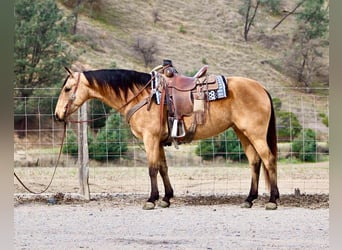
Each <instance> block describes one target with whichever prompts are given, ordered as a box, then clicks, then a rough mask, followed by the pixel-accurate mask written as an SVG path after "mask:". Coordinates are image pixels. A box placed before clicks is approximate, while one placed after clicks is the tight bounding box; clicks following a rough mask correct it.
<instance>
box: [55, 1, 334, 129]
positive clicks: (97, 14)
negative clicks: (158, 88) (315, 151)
mask: <svg viewBox="0 0 342 250" xmlns="http://www.w3.org/2000/svg"><path fill="white" fill-rule="evenodd" d="M60 2H63V1H60ZM97 2H98V3H97V4H96V5H93V8H92V9H90V8H85V9H83V10H82V12H81V14H80V15H79V22H78V26H77V28H78V31H77V34H78V39H76V40H74V41H73V42H72V43H71V46H72V47H73V49H74V50H75V51H77V52H78V53H80V56H79V58H78V62H76V63H75V64H76V65H78V67H81V68H84V69H99V68H110V67H112V66H113V65H116V67H117V68H127V69H135V70H139V71H145V72H148V71H150V70H151V69H152V68H153V67H154V66H156V65H159V64H161V62H162V60H163V59H165V58H168V59H172V60H173V63H174V65H175V66H176V68H177V69H178V71H180V72H182V73H186V72H193V71H195V70H196V69H199V68H200V67H201V66H202V65H203V64H208V65H209V73H213V74H224V75H226V76H229V75H231V76H232V75H234V76H246V77H250V78H253V79H256V80H258V81H260V82H261V83H262V84H264V85H265V86H266V87H267V88H268V89H269V90H270V92H271V94H272V96H273V97H279V98H281V100H282V101H283V108H285V109H286V108H288V107H287V105H289V104H288V103H293V102H296V101H297V99H298V100H302V101H303V100H304V101H305V102H307V103H311V102H312V95H307V94H305V93H303V92H298V90H294V89H293V88H291V89H290V88H286V87H293V86H295V85H294V83H293V81H292V80H291V79H290V78H288V77H287V76H285V75H283V74H282V73H281V72H278V71H277V70H275V69H274V68H273V67H272V66H271V65H270V64H269V63H265V61H266V62H272V61H277V60H279V59H280V58H281V57H283V55H284V52H285V51H286V50H287V49H288V48H289V46H290V42H291V39H292V34H293V31H294V30H295V20H294V17H290V18H288V19H287V20H286V21H285V22H284V23H283V24H282V25H280V26H279V27H278V28H277V29H276V30H274V31H272V27H273V26H274V25H275V24H276V23H277V22H278V21H279V20H280V18H281V16H272V15H270V14H269V13H266V12H263V11H260V12H258V16H257V20H256V23H255V26H254V27H252V29H251V31H250V34H249V38H250V39H249V41H248V42H245V41H244V38H243V25H244V17H243V16H241V15H240V14H239V8H240V4H241V1H240V0H232V1H227V0H215V1H208V0H187V1H181V0H174V1H171V2H164V1H160V0H148V1H142V0H137V1H129V0H120V1H119V0H101V1H97ZM283 2H285V4H283V6H282V9H283V10H291V9H292V8H293V6H294V5H295V2H294V1H283ZM60 6H61V8H63V10H64V11H65V13H66V15H70V14H71V9H70V8H68V7H67V5H62V4H60ZM155 17H157V18H158V20H157V21H156V22H154V20H155ZM137 39H140V40H141V41H144V42H147V43H155V47H156V48H157V50H158V51H157V53H156V54H155V59H156V60H155V62H154V63H153V64H151V65H149V66H148V67H145V66H144V61H143V59H142V57H141V56H140V55H138V54H137V52H136V51H135V50H134V49H133V47H134V44H135V43H136V41H137ZM324 60H325V61H326V63H328V49H327V50H326V53H325V56H324ZM284 87H285V88H284ZM289 96H291V98H292V99H291V100H290V101H288V100H287V99H286V98H288V97H289ZM296 96H298V98H294V97H296ZM320 101H321V99H320V98H318V99H317V98H316V99H315V100H314V102H315V103H316V104H317V102H318V105H316V106H315V109H316V108H317V107H318V109H321V110H319V111H318V112H325V113H326V112H327V110H328V109H327V103H326V99H324V101H323V102H322V105H320V104H319V102H320ZM298 105H302V104H298ZM289 109H292V108H289ZM319 127H320V128H322V129H325V128H324V125H322V126H321V125H319Z"/></svg>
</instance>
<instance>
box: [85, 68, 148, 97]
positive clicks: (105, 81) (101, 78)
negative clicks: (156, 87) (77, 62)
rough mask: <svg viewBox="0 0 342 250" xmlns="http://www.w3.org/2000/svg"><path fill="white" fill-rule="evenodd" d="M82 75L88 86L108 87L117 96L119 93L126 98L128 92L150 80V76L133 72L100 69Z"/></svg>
mask: <svg viewBox="0 0 342 250" xmlns="http://www.w3.org/2000/svg"><path fill="white" fill-rule="evenodd" d="M83 74H84V75H85V77H86V78H87V80H88V82H89V84H90V85H93V84H94V83H96V84H98V85H99V86H102V87H110V88H111V89H113V90H114V92H115V94H116V95H117V96H120V91H122V92H123V93H124V98H127V94H128V91H129V90H131V91H132V92H134V87H138V88H139V87H143V86H145V85H146V84H147V82H148V81H150V80H151V75H150V74H148V73H142V72H138V71H134V70H126V69H100V70H90V71H84V72H83Z"/></svg>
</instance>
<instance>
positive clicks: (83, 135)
mask: <svg viewBox="0 0 342 250" xmlns="http://www.w3.org/2000/svg"><path fill="white" fill-rule="evenodd" d="M78 120H79V121H85V120H87V103H86V102H85V103H84V104H83V105H82V106H81V108H80V109H79V110H78ZM78 162H79V168H78V178H79V183H80V189H79V193H80V194H81V195H83V196H84V198H85V199H87V200H90V191H89V183H88V179H89V167H88V162H89V154H88V126H87V123H86V122H80V123H78Z"/></svg>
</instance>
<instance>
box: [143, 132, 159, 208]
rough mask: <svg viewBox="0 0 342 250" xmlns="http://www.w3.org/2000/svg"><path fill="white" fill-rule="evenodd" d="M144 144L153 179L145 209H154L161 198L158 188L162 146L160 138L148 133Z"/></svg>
mask: <svg viewBox="0 0 342 250" xmlns="http://www.w3.org/2000/svg"><path fill="white" fill-rule="evenodd" d="M143 140H144V146H145V150H146V157H147V162H148V173H149V176H150V181H151V193H150V197H149V198H148V200H147V202H146V203H145V204H144V206H143V209H147V210H149V209H153V208H154V207H155V205H156V201H157V200H158V199H159V190H158V181H157V177H158V171H159V169H160V165H161V164H160V147H159V140H158V138H156V137H154V136H153V135H146V136H145V137H144V139H143Z"/></svg>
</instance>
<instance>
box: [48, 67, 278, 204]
mask: <svg viewBox="0 0 342 250" xmlns="http://www.w3.org/2000/svg"><path fill="white" fill-rule="evenodd" d="M167 68H168V67H164V68H163V67H162V65H160V67H157V70H156V71H151V73H142V72H137V71H134V70H126V69H101V70H89V71H84V72H74V71H71V70H70V69H67V68H66V70H67V71H68V76H67V77H66V79H65V81H64V84H63V87H62V89H61V92H60V95H59V99H58V102H57V104H56V108H55V117H56V119H57V120H59V121H64V122H67V120H68V116H69V115H70V114H72V113H73V112H75V111H76V110H77V109H78V108H79V107H80V106H81V105H82V104H83V103H84V102H85V101H87V100H89V99H91V98H96V99H99V100H100V101H102V102H104V103H106V104H107V105H109V106H110V107H112V108H113V109H115V110H117V111H118V112H119V113H120V114H121V115H122V116H124V117H126V120H127V121H128V122H129V125H130V129H131V130H132V133H133V134H134V135H135V136H136V137H138V138H139V139H141V140H142V141H143V143H144V147H145V150H146V156H147V161H148V167H149V177H150V181H151V192H150V197H149V198H148V200H147V201H146V202H145V203H144V206H143V209H153V208H155V206H156V203H157V202H158V200H159V190H158V185H157V175H158V173H160V175H161V177H162V181H163V184H164V189H165V195H164V197H163V199H162V200H161V201H159V202H158V204H159V206H161V207H169V206H170V199H171V198H173V188H172V186H171V183H170V179H169V176H168V166H167V163H166V157H165V152H164V146H165V144H166V141H168V142H170V141H171V142H172V141H173V142H175V143H176V144H177V142H182V140H181V139H182V137H183V133H185V132H187V131H188V130H191V129H192V132H193V133H192V136H191V140H200V139H204V138H208V137H211V136H215V135H217V134H219V133H221V132H223V131H225V130H226V129H228V128H229V127H232V128H233V129H234V131H235V133H236V134H237V136H238V138H239V139H240V141H241V144H242V147H243V150H244V152H245V154H246V156H247V158H248V162H249V165H250V168H251V176H252V177H251V185H250V191H249V194H248V196H247V198H246V199H245V201H244V202H243V203H242V205H241V207H245V208H250V207H252V205H253V201H254V200H255V199H257V197H258V185H259V175H260V168H261V164H262V165H263V169H264V172H265V174H264V175H265V182H266V186H267V188H268V190H269V191H270V198H269V202H267V203H266V204H265V208H266V209H272V210H273V209H277V200H278V199H279V191H278V186H277V137H276V127H275V126H276V124H275V114H274V109H273V104H272V99H271V96H270V94H269V93H268V92H267V90H266V89H265V88H264V87H263V86H262V85H261V84H260V83H258V82H257V81H255V80H252V79H248V78H244V77H223V76H222V77H223V78H224V81H225V82H226V83H227V97H225V98H221V99H217V100H214V101H210V102H208V101H207V99H208V98H194V97H193V95H194V93H191V94H185V96H186V97H185V99H186V102H185V103H186V104H187V105H188V103H189V102H191V105H192V103H193V102H194V101H195V100H200V99H202V100H203V99H205V100H206V101H205V102H200V105H199V106H200V109H202V111H203V107H205V112H204V114H205V119H204V121H202V122H201V123H199V124H198V125H197V126H195V129H193V127H194V126H193V125H194V118H193V117H194V114H193V113H191V112H190V114H185V113H186V112H188V111H186V112H185V111H182V110H180V109H181V108H178V109H179V110H180V111H181V112H183V113H181V112H180V111H179V110H178V114H176V115H177V117H176V118H175V119H173V122H174V123H176V124H172V123H170V122H169V121H168V119H169V116H168V113H173V112H176V113H177V107H176V106H174V103H172V102H171V103H170V102H169V100H167V99H168V98H169V99H174V101H175V100H176V99H175V98H174V97H173V96H172V95H177V93H176V92H172V89H178V90H179V91H184V92H186V93H190V92H191V91H192V92H194V89H195V92H196V89H198V88H199V87H198V86H202V87H203V86H204V85H208V82H204V84H203V82H202V83H201V82H200V81H199V79H203V77H204V78H205V79H208V77H206V76H205V75H206V68H205V67H204V68H202V69H201V71H200V72H198V73H197V74H196V76H195V77H185V76H180V75H179V74H178V72H177V71H175V70H174V71H171V75H168V74H165V69H167ZM163 70H164V71H163ZM160 72H162V73H160ZM163 72H164V73H163ZM152 73H153V74H152ZM169 73H170V72H169ZM167 75H168V76H169V77H168V76H167ZM174 75H176V76H177V78H176V76H174ZM157 78H158V79H159V82H160V83H159V85H158V86H157V87H156V85H155V84H153V82H155V79H157ZM209 78H210V77H209ZM160 79H161V80H160ZM193 88H194V89H193ZM156 90H157V91H156ZM189 90H190V92H189ZM156 92H158V93H159V95H158V98H157V95H156ZM184 92H183V94H184ZM204 93H205V96H206V95H207V94H208V90H207V91H204ZM200 94H201V93H200ZM202 94H203V92H202ZM189 97H190V98H189ZM182 98H183V97H182ZM157 99H158V102H157ZM188 99H189V100H190V101H189V100H188ZM165 100H166V101H165ZM181 101H182V100H181ZM171 105H173V110H169V108H168V107H169V106H171ZM191 105H190V108H191V107H192V108H194V106H195V105H193V106H191ZM181 106H182V104H181ZM181 106H179V107H181ZM183 106H184V105H183ZM188 106H189V105H188ZM197 106H198V105H197ZM175 109H176V110H175ZM184 112H185V113H184ZM179 113H181V114H179ZM202 114H203V112H202ZM172 125H174V126H173V127H172ZM175 126H176V128H175ZM171 130H172V132H170V131H171ZM179 131H180V132H179ZM170 133H174V134H173V136H172V138H171V140H170ZM179 133H181V134H179Z"/></svg>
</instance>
